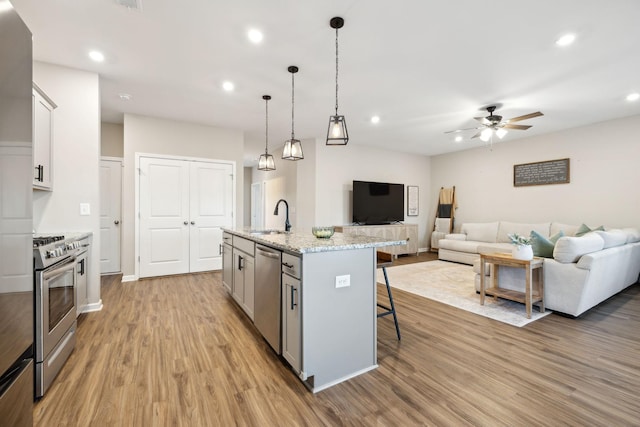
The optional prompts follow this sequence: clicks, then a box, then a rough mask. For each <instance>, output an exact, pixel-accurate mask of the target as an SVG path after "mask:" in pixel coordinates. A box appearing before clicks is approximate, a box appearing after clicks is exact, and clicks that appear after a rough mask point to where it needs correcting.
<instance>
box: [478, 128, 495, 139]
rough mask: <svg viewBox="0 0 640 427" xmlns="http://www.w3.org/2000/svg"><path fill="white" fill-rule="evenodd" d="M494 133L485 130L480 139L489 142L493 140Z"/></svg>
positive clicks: (488, 129)
mask: <svg viewBox="0 0 640 427" xmlns="http://www.w3.org/2000/svg"><path fill="white" fill-rule="evenodd" d="M492 133H493V131H492V130H491V128H486V129H485V130H483V131H482V133H481V134H480V139H481V140H482V141H484V142H487V141H489V140H490V139H491V134H492Z"/></svg>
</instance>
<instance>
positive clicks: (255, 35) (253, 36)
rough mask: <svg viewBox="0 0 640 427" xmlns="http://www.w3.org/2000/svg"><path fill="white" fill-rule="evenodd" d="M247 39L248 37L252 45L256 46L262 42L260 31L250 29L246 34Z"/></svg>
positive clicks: (262, 36)
mask: <svg viewBox="0 0 640 427" xmlns="http://www.w3.org/2000/svg"><path fill="white" fill-rule="evenodd" d="M247 37H249V40H251V42H252V43H255V44H258V43H260V42H261V41H262V39H263V38H264V35H263V34H262V32H261V31H260V30H256V29H255V28H252V29H250V30H249V32H248V33H247Z"/></svg>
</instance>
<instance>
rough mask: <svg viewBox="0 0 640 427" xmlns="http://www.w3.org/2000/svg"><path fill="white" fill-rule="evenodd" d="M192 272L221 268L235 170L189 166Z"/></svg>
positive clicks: (208, 165)
mask: <svg viewBox="0 0 640 427" xmlns="http://www.w3.org/2000/svg"><path fill="white" fill-rule="evenodd" d="M189 167H190V175H191V179H190V202H189V204H190V209H189V214H190V215H189V246H190V257H189V258H190V268H189V270H190V271H191V272H192V273H193V272H197V271H208V270H220V269H221V268H222V251H221V248H222V246H221V245H222V229H221V228H220V227H231V226H232V225H233V167H232V165H231V164H228V163H209V162H199V161H194V162H189Z"/></svg>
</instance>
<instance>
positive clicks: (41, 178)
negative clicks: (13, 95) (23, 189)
mask: <svg viewBox="0 0 640 427" xmlns="http://www.w3.org/2000/svg"><path fill="white" fill-rule="evenodd" d="M35 170H37V171H38V175H36V181H38V182H43V181H44V166H42V165H38V166H36V167H35Z"/></svg>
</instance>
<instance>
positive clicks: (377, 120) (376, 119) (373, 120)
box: [371, 116, 380, 124]
mask: <svg viewBox="0 0 640 427" xmlns="http://www.w3.org/2000/svg"><path fill="white" fill-rule="evenodd" d="M371 123H374V124H375V123H380V116H373V117H371Z"/></svg>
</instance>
